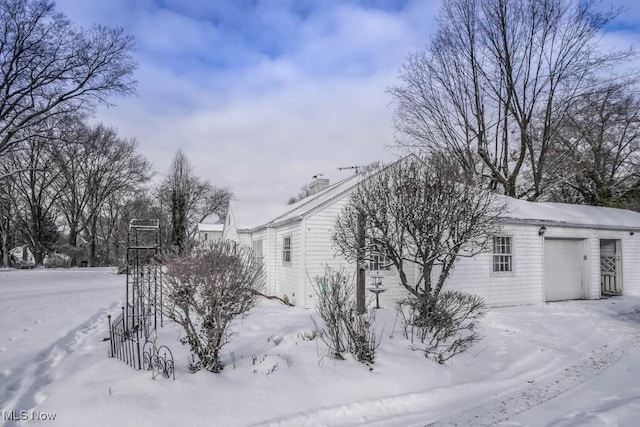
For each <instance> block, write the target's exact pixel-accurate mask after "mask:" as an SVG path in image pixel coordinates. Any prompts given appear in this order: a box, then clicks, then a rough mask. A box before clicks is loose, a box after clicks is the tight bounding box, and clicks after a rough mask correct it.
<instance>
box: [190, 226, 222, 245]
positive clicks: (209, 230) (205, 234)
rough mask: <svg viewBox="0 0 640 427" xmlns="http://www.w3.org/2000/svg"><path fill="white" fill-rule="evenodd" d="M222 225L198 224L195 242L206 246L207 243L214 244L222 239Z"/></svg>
mask: <svg viewBox="0 0 640 427" xmlns="http://www.w3.org/2000/svg"><path fill="white" fill-rule="evenodd" d="M223 229H224V224H207V223H199V224H198V234H197V240H198V243H200V244H206V243H207V242H215V241H216V240H220V239H222V230H223Z"/></svg>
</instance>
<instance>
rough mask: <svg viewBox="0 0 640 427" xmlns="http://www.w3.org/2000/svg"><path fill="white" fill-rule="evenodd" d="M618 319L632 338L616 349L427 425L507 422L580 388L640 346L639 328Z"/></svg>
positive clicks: (605, 349) (596, 352)
mask: <svg viewBox="0 0 640 427" xmlns="http://www.w3.org/2000/svg"><path fill="white" fill-rule="evenodd" d="M621 317H622V318H624V317H625V316H624V315H622V316H621ZM628 317H629V318H633V317H637V313H633V314H631V315H630V316H628ZM636 321H637V320H636ZM617 322H618V323H616V324H615V325H617V327H618V330H621V329H622V330H624V331H626V332H628V333H629V335H628V336H629V340H627V341H625V342H624V343H623V344H622V345H619V346H617V347H613V348H611V347H610V346H608V345H605V346H603V347H600V348H599V349H598V350H594V351H592V352H591V353H590V354H589V355H588V356H586V357H583V358H581V359H579V360H578V361H576V362H575V363H573V364H571V365H569V366H567V367H565V368H564V369H563V370H561V371H559V372H556V373H555V374H552V375H551V376H550V377H548V378H545V379H543V380H541V381H538V382H533V383H531V385H530V386H529V387H527V388H525V389H522V388H520V389H518V390H515V391H513V392H511V393H507V394H506V395H502V396H499V397H497V398H493V399H490V400H489V401H485V403H483V404H482V405H480V406H476V407H474V408H470V409H467V410H465V411H463V412H462V413H460V414H457V415H455V416H453V417H449V418H446V419H441V420H439V421H436V422H434V423H429V424H426V425H428V426H438V427H440V426H443V427H445V426H449V427H450V426H469V425H473V426H493V425H496V424H499V423H502V422H505V421H508V420H509V419H510V418H511V417H514V416H516V415H518V414H520V413H522V412H524V411H526V410H529V409H531V408H534V407H536V406H538V405H541V404H543V403H545V402H547V401H548V400H551V399H553V398H556V397H558V396H560V395H561V394H563V393H565V392H567V391H569V390H571V389H573V388H575V387H577V386H578V385H580V384H582V383H584V382H585V381H587V380H589V379H591V378H593V377H594V376H596V375H598V373H600V372H602V371H603V370H605V369H607V368H609V367H610V366H612V365H613V364H615V363H616V362H618V361H619V360H620V359H621V358H622V357H623V356H624V355H625V354H627V353H628V352H630V351H635V350H639V349H640V331H639V330H638V328H637V327H635V328H633V327H629V326H625V327H621V326H622V325H624V323H623V322H620V321H619V320H618V321H617ZM610 324H611V323H610ZM627 325H628V324H627ZM417 425H425V424H424V423H423V424H417Z"/></svg>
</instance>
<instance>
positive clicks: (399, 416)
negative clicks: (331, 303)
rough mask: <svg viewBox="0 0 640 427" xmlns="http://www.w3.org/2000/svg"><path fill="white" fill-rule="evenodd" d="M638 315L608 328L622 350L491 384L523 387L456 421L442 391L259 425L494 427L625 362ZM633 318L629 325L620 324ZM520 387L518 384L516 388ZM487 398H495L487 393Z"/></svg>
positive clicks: (638, 339)
mask: <svg viewBox="0 0 640 427" xmlns="http://www.w3.org/2000/svg"><path fill="white" fill-rule="evenodd" d="M638 315H639V314H638V313H630V314H629V315H627V316H625V315H620V316H619V317H620V318H614V319H611V320H607V321H602V323H601V324H604V323H606V324H607V326H608V327H609V328H611V330H615V331H616V333H617V334H621V333H622V334H627V336H628V338H629V339H628V340H626V341H623V342H622V344H619V345H617V346H612V345H604V346H602V347H600V348H598V349H596V350H592V351H591V352H590V353H589V354H587V355H586V356H583V357H582V358H580V359H578V360H577V361H576V362H574V363H572V364H570V365H568V366H566V367H564V368H560V369H559V370H557V371H555V372H552V373H550V374H548V375H546V376H545V378H544V379H542V380H540V381H536V382H532V383H529V384H527V385H526V386H522V385H521V384H522V383H523V380H522V379H515V378H514V379H505V380H503V381H501V382H500V383H494V384H491V385H492V386H494V387H495V389H496V390H505V389H512V390H513V388H514V387H518V389H517V390H515V391H512V392H508V391H507V392H506V393H504V394H501V395H498V396H497V397H495V398H490V399H488V400H483V403H481V404H480V405H478V406H475V407H472V408H468V409H465V410H463V411H462V412H460V413H458V414H456V415H454V416H451V417H446V415H445V416H444V417H442V410H441V409H440V408H439V406H440V404H442V405H446V406H448V407H451V406H452V402H451V401H446V398H444V399H443V398H442V396H441V395H440V393H439V391H440V390H439V389H437V388H436V389H431V390H426V391H424V392H417V393H410V394H406V395H397V396H388V397H383V398H379V399H373V400H369V401H362V402H353V403H349V404H345V405H338V406H335V407H329V408H323V409H319V410H316V411H310V412H308V413H303V414H294V415H292V416H289V417H280V418H277V419H273V420H270V421H267V422H265V423H260V424H257V425H260V426H320V425H323V426H350V425H357V424H363V425H364V424H366V425H369V426H377V425H379V426H389V425H397V426H400V425H402V426H406V425H411V426H460V427H462V426H465V427H466V426H491V425H495V424H498V423H500V422H503V421H508V419H509V418H511V417H513V416H515V415H517V414H519V413H521V412H524V411H526V410H528V409H530V408H532V407H534V406H537V405H540V404H542V403H544V402H546V401H547V400H550V399H553V398H554V397H557V396H559V395H560V394H562V393H564V392H566V391H568V390H570V389H572V388H574V387H576V386H578V385H579V384H581V383H583V382H585V381H587V380H589V379H590V378H592V377H593V376H595V375H597V374H598V373H599V372H601V371H602V370H604V369H606V368H608V367H609V366H611V365H613V364H614V363H616V362H617V361H618V360H620V359H621V358H622V357H623V356H624V355H625V354H626V353H627V352H629V351H633V350H638V349H640V330H639V328H638V326H636V325H634V324H633V323H638V321H640V319H639V318H638ZM625 317H627V318H628V320H630V321H624V320H621V319H625ZM514 381H515V382H514ZM483 387H485V389H484V391H485V392H490V390H487V389H486V384H484V385H483ZM443 390H446V391H447V392H448V394H449V395H451V394H452V393H451V392H453V393H455V395H456V397H457V398H458V399H460V398H462V400H466V401H469V400H472V399H473V398H476V399H477V397H478V395H477V388H476V384H474V383H466V384H460V385H456V386H451V387H444V388H443Z"/></svg>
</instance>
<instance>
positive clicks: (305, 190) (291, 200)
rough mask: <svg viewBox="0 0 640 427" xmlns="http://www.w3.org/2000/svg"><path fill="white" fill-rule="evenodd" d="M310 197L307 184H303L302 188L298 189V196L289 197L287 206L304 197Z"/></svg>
mask: <svg viewBox="0 0 640 427" xmlns="http://www.w3.org/2000/svg"><path fill="white" fill-rule="evenodd" d="M310 195H311V190H310V189H309V184H305V185H303V186H302V187H300V191H298V194H296V195H295V196H292V197H290V198H289V200H287V204H288V205H292V204H294V203H297V202H299V201H300V200H302V199H304V198H306V197H309V196H310Z"/></svg>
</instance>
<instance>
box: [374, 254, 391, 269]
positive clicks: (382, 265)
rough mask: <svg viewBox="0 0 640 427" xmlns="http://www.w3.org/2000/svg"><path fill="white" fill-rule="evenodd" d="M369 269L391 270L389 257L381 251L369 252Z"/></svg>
mask: <svg viewBox="0 0 640 427" xmlns="http://www.w3.org/2000/svg"><path fill="white" fill-rule="evenodd" d="M369 270H376V271H379V270H385V271H389V270H391V261H389V258H388V257H387V256H386V255H384V254H381V253H374V254H371V256H370V257H369Z"/></svg>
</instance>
